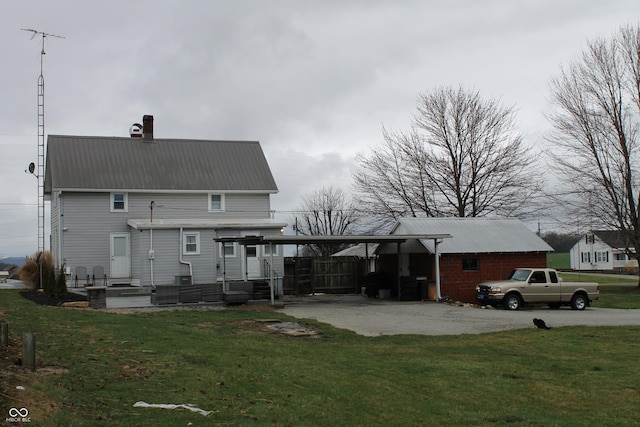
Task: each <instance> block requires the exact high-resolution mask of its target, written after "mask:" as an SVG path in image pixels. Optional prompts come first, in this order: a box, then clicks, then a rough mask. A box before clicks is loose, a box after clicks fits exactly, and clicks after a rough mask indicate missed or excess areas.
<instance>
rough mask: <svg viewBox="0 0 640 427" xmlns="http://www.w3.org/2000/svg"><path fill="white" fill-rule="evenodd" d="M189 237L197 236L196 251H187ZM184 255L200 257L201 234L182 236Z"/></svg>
mask: <svg viewBox="0 0 640 427" xmlns="http://www.w3.org/2000/svg"><path fill="white" fill-rule="evenodd" d="M187 236H195V238H196V250H195V251H187ZM182 255H200V232H198V231H194V232H188V233H187V232H185V233H183V234H182Z"/></svg>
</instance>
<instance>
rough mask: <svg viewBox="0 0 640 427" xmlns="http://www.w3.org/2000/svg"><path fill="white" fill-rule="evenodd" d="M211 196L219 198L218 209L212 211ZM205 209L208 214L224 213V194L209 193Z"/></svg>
mask: <svg viewBox="0 0 640 427" xmlns="http://www.w3.org/2000/svg"><path fill="white" fill-rule="evenodd" d="M211 196H220V209H213V208H212V207H211ZM207 198H208V199H207V207H208V209H209V212H224V209H225V200H224V199H225V197H224V193H209V194H208V195H207Z"/></svg>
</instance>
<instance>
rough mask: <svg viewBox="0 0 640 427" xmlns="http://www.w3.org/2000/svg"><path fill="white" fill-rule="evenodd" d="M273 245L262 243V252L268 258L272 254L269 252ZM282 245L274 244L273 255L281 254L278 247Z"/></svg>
mask: <svg viewBox="0 0 640 427" xmlns="http://www.w3.org/2000/svg"><path fill="white" fill-rule="evenodd" d="M270 246H271V245H262V254H263V257H264V258H268V257H270V256H271V255H270V254H269V252H268V251H269V247H270ZM280 246H281V245H273V256H280V250H279V249H278V247H280Z"/></svg>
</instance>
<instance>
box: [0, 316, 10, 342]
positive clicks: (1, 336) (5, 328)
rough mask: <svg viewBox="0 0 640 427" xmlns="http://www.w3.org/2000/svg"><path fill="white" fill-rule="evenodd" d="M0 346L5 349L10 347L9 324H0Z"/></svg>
mask: <svg viewBox="0 0 640 427" xmlns="http://www.w3.org/2000/svg"><path fill="white" fill-rule="evenodd" d="M0 345H2V346H3V347H6V346H8V345H9V324H8V323H7V322H2V323H0Z"/></svg>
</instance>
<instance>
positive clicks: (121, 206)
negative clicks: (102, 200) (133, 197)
mask: <svg viewBox="0 0 640 427" xmlns="http://www.w3.org/2000/svg"><path fill="white" fill-rule="evenodd" d="M127 199H128V197H127V193H111V212H127V211H128V210H129V206H128V203H127Z"/></svg>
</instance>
